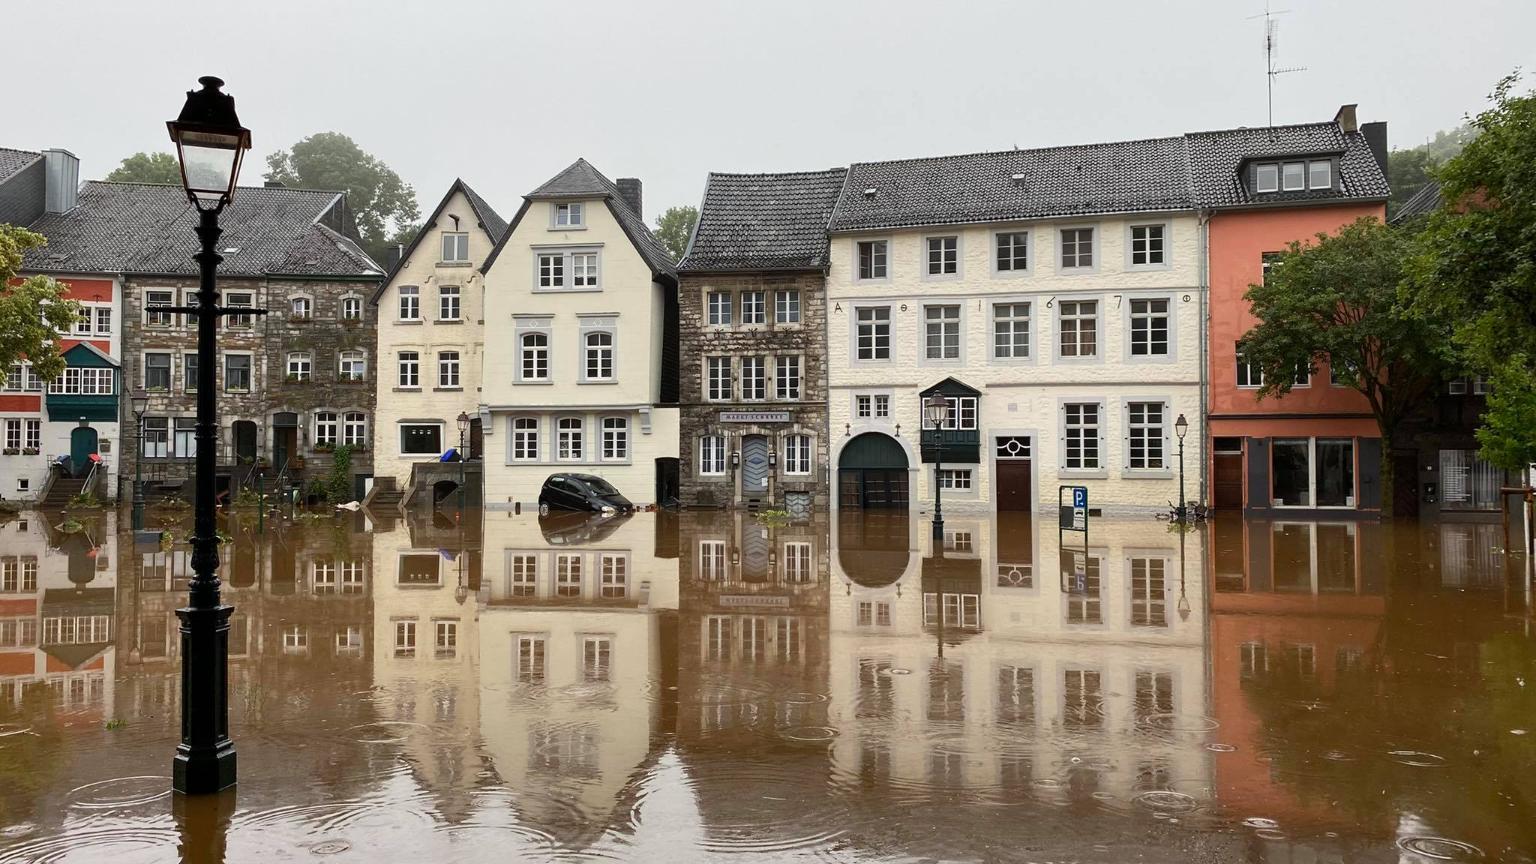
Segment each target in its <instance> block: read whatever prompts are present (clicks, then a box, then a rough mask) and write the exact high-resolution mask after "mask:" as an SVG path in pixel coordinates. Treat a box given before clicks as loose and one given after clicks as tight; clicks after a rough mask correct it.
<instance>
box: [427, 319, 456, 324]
mask: <svg viewBox="0 0 1536 864" xmlns="http://www.w3.org/2000/svg"><path fill="white" fill-rule="evenodd" d="M432 323H433V324H463V323H464V319H463V318H439V319H437V320H436V321H433V322H432Z"/></svg>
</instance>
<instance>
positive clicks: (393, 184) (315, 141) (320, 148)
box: [265, 132, 421, 261]
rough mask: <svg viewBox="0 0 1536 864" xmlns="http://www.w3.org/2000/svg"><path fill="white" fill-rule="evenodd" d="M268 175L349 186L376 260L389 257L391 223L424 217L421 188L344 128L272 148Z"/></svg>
mask: <svg viewBox="0 0 1536 864" xmlns="http://www.w3.org/2000/svg"><path fill="white" fill-rule="evenodd" d="M265 177H266V179H267V180H274V181H277V182H279V183H282V184H283V185H284V186H297V187H302V188H305V189H335V190H339V191H345V192H346V193H347V205H348V206H349V207H351V209H352V215H353V218H355V219H356V220H357V231H358V234H359V235H361V237H362V241H363V248H364V249H366V250H367V251H368V254H369V255H372V256H373V257H374V259H375V260H377V261H384V260H387V255H386V253H387V252H388V250H389V241H390V238H391V229H392V228H393V229H399V228H401V227H403V226H406V225H410V224H413V223H415V222H416V221H417V220H419V219H420V218H421V211H420V210H418V209H417V207H416V190H414V189H412V188H411V185H410V184H409V183H406V182H405V181H404V180H401V179H400V175H399V174H396V173H395V172H394V170H393V169H391V168H390V167H389V166H388V165H385V164H384V163H383V162H382V161H380V160H379V159H378V157H376V156H373V155H372V154H370V153H364V152H363V150H362V148H360V147H358V146H357V144H356V143H355V142H354V141H353V140H352V139H351V138H348V137H347V136H345V135H343V134H341V133H340V132H320V133H317V134H315V135H311V136H309V137H308V138H305V139H303V140H301V141H299V142H298V143H296V144H294V145H293V146H292V147H291V148H289V149H287V150H279V151H277V152H276V153H273V154H272V155H270V156H268V157H267V173H266V175H265Z"/></svg>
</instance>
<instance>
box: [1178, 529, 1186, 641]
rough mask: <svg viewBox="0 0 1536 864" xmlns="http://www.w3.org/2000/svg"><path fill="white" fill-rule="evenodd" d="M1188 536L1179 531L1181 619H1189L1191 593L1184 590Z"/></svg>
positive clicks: (1179, 606) (1179, 604)
mask: <svg viewBox="0 0 1536 864" xmlns="http://www.w3.org/2000/svg"><path fill="white" fill-rule="evenodd" d="M1187 536H1188V535H1186V534H1185V533H1184V532H1183V531H1180V532H1179V603H1178V606H1177V607H1176V608H1177V609H1178V610H1179V620H1180V621H1188V620H1189V594H1187V593H1185V590H1184V578H1185V567H1184V540H1185V538H1186V537H1187Z"/></svg>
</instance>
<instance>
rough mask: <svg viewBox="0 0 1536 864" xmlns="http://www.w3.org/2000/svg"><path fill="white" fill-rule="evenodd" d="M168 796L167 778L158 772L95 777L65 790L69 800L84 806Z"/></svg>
mask: <svg viewBox="0 0 1536 864" xmlns="http://www.w3.org/2000/svg"><path fill="white" fill-rule="evenodd" d="M170 796H171V778H169V777H163V776H158V775H153V774H150V775H143V776H138V777H117V778H114V779H112V780H98V781H96V782H95V783H87V784H85V785H84V786H77V787H75V788H74V789H71V790H69V804H70V806H71V807H80V808H83V809H87V810H110V809H116V808H121V807H138V806H140V805H142V804H148V803H150V802H152V801H158V800H160V799H161V798H169V797H170Z"/></svg>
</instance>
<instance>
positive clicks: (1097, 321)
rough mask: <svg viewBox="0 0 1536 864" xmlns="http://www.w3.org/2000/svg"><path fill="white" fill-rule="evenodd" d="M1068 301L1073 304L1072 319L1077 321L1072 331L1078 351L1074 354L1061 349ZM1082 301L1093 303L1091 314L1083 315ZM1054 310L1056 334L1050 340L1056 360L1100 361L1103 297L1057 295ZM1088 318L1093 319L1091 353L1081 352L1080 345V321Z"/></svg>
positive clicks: (1102, 345) (1081, 343)
mask: <svg viewBox="0 0 1536 864" xmlns="http://www.w3.org/2000/svg"><path fill="white" fill-rule="evenodd" d="M1069 303H1071V304H1073V307H1072V308H1073V310H1074V312H1073V315H1072V320H1073V321H1077V322H1079V323H1078V325H1077V326H1076V328H1075V330H1074V333H1075V334H1076V342H1075V346H1076V349H1077V351H1078V353H1076V354H1066V353H1063V351H1062V337H1063V336H1064V335H1065V333H1066V327H1065V325H1064V323H1063V322H1064V321H1065V320H1066V314H1067V311H1066V310H1067V304H1069ZM1084 303H1092V304H1093V314H1092V315H1091V316H1085V315H1084V314H1083V313H1082V304H1084ZM1054 311H1055V313H1056V314H1055V318H1056V334H1055V338H1054V339H1053V340H1052V342H1053V343H1054V344H1053V345H1052V348H1053V350H1054V351H1055V354H1056V360H1057V361H1058V362H1064V363H1097V362H1101V361H1102V359H1103V357H1104V339H1103V336H1104V326H1103V323H1104V300H1103V298H1102V297H1098V296H1089V297H1078V296H1075V295H1074V296H1071V297H1068V298H1059V297H1058V298H1057V300H1056V308H1055V310H1054ZM1090 319H1091V320H1092V321H1093V353H1092V354H1083V353H1081V352H1082V347H1083V337H1082V332H1083V331H1082V324H1081V322H1082V321H1085V320H1090Z"/></svg>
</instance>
